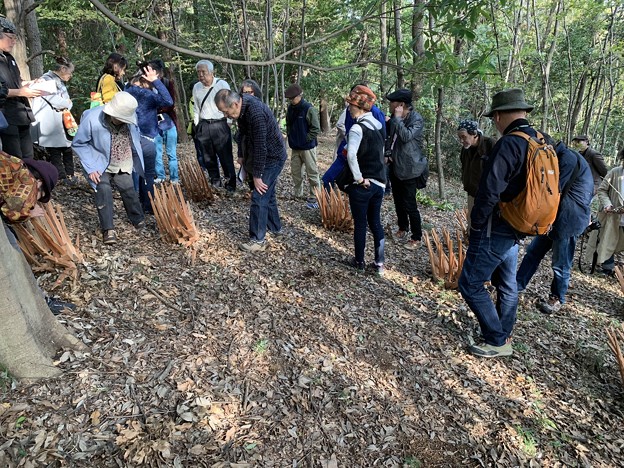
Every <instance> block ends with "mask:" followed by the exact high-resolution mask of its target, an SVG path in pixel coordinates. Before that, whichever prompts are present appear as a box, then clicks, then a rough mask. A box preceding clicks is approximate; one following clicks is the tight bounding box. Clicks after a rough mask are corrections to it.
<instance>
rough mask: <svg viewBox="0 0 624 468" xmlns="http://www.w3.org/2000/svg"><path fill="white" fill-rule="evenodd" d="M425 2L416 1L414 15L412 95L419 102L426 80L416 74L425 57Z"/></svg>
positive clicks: (423, 0)
mask: <svg viewBox="0 0 624 468" xmlns="http://www.w3.org/2000/svg"><path fill="white" fill-rule="evenodd" d="M424 8H425V0H414V11H413V13H412V50H413V52H414V53H413V62H412V67H413V73H412V93H413V94H414V99H416V100H418V99H420V97H421V96H422V85H423V82H424V79H423V77H422V76H419V75H418V74H417V73H416V69H417V66H418V63H419V62H420V60H422V58H423V57H424V55H425V36H424V30H425V24H424Z"/></svg>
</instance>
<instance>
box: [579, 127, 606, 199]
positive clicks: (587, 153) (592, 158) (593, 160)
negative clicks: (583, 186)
mask: <svg viewBox="0 0 624 468" xmlns="http://www.w3.org/2000/svg"><path fill="white" fill-rule="evenodd" d="M571 146H572V148H573V149H575V150H576V151H578V152H579V153H581V155H582V156H583V157H584V158H585V161H587V164H589V168H590V169H591V173H592V177H593V178H594V195H595V194H596V191H597V190H598V187H599V186H600V182H602V178H603V177H604V176H605V175H607V172H608V170H609V168H608V167H607V165H606V164H605V160H604V158H603V157H602V154H600V153H599V152H598V151H596V150H595V149H593V148H591V147H590V146H589V137H588V136H587V135H577V136H575V137H574V138H572V145H571Z"/></svg>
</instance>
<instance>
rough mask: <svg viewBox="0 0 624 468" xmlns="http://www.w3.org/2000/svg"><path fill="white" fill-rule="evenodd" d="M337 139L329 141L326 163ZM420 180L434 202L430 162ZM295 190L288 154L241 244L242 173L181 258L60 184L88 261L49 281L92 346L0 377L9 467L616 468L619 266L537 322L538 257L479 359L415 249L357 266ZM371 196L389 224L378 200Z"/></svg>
mask: <svg viewBox="0 0 624 468" xmlns="http://www.w3.org/2000/svg"><path fill="white" fill-rule="evenodd" d="M332 145H333V139H331V138H326V139H323V141H322V145H321V147H320V151H319V161H320V166H321V169H323V170H324V169H325V168H327V167H328V165H329V164H330V162H331V157H332ZM180 153H181V157H182V158H184V157H194V154H192V153H191V150H190V147H189V145H181V147H180ZM447 189H448V191H449V192H450V195H449V196H448V197H447V199H446V200H445V203H437V205H438V206H421V207H420V208H421V213H422V216H423V224H424V227H425V228H426V229H431V228H432V227H436V228H440V227H444V226H445V227H448V228H452V229H455V221H454V218H455V216H454V213H453V211H452V210H449V208H450V207H451V206H454V207H461V206H463V201H464V194H463V192H462V191H461V188H460V187H459V185H457V184H454V183H448V184H447ZM426 192H427V194H429V195H430V196H431V198H433V199H436V196H437V183H436V180H435V174H432V177H431V178H430V183H429V186H428V188H427V190H426ZM291 193H292V181H291V177H290V167H289V163H287V164H286V167H285V170H284V172H283V173H282V176H281V179H280V182H279V187H278V200H279V206H280V211H281V214H282V219H283V223H284V231H285V235H284V236H282V237H280V238H272V239H270V245H269V247H268V249H267V250H266V251H265V252H263V253H260V254H255V255H254V254H247V253H244V252H242V251H240V250H239V248H238V245H239V243H241V242H243V241H246V240H247V222H248V212H249V207H248V203H249V202H248V200H247V198H246V194H245V190H244V189H242V188H241V189H240V190H239V191H238V192H237V194H235V195H234V196H227V195H226V194H225V193H221V192H220V196H219V198H218V199H217V200H216V201H215V202H214V203H213V204H212V205H211V206H200V205H197V204H192V206H193V212H194V216H195V221H196V224H197V226H198V229H199V231H200V233H201V239H200V241H199V242H198V244H197V247H196V248H197V258H196V260H195V262H194V264H191V262H190V261H189V260H190V255H189V252H188V251H186V250H185V248H183V247H179V246H175V245H171V244H165V243H164V242H163V241H162V240H161V239H160V237H159V234H158V232H157V230H156V224H155V221H154V218H153V217H148V222H147V228H146V229H145V230H144V231H143V232H138V231H135V230H134V228H133V227H132V226H131V225H130V223H129V222H128V221H127V220H126V218H125V215H124V213H123V208H122V206H121V202H120V199H119V198H118V197H117V199H116V227H117V231H118V236H119V239H120V240H119V243H118V244H117V245H114V246H105V245H103V244H102V241H101V235H100V233H99V230H98V222H97V213H96V210H95V207H94V204H93V200H92V195H91V194H90V193H89V190H88V187H87V184H86V182H85V181H84V179H82V182H81V186H80V187H78V188H75V187H74V188H69V187H66V186H60V187H59V189H58V190H57V191H55V202H56V203H57V204H60V205H61V206H62V208H63V213H64V215H65V219H66V222H67V225H68V229H69V231H70V233H71V234H72V235H73V236H75V237H79V239H80V249H81V251H82V253H83V255H84V256H85V264H84V265H81V266H80V271H79V279H78V281H76V282H75V284H72V283H71V282H65V283H64V284H63V285H62V286H61V287H59V288H58V289H57V290H55V291H54V293H55V294H58V295H59V296H60V297H61V298H63V299H66V300H71V301H72V302H74V303H76V304H77V306H78V307H77V310H76V311H75V312H73V313H68V314H65V315H60V316H59V320H61V321H62V322H63V323H64V324H65V325H66V326H67V328H68V329H70V330H71V331H72V332H73V333H75V334H76V335H77V336H78V337H79V338H80V339H81V340H82V341H83V342H84V343H86V344H87V345H88V346H89V348H90V351H89V353H87V354H79V353H73V352H65V353H63V354H62V355H61V356H59V357H58V362H57V365H58V366H60V367H61V368H62V369H63V370H64V375H63V377H62V378H59V379H56V380H50V381H45V382H41V383H37V384H35V385H24V384H21V383H16V382H11V381H10V379H8V378H6V377H5V379H4V380H1V381H0V382H1V383H3V385H4V387H3V388H2V389H1V390H0V391H1V395H2V402H1V404H0V466H1V467H5V466H6V467H13V466H25V467H35V466H51V467H55V466H69V467H83V466H91V467H126V466H142V465H144V466H162V467H164V466H173V467H204V466H205V467H251V466H258V467H286V466H289V467H299V466H307V467H368V466H385V467H400V466H405V467H420V466H422V467H436V466H440V467H442V466H549V467H551V466H586V467H589V466H594V467H603V466H604V467H606V466H624V434H623V432H622V428H624V398H623V387H622V383H621V382H620V377H619V374H618V371H617V366H616V364H615V359H614V357H613V355H612V354H611V352H610V350H609V348H608V346H607V339H606V334H605V327H608V326H620V324H621V323H622V321H623V318H624V302H623V299H622V292H621V291H620V289H619V286H618V285H617V282H616V280H615V279H613V278H606V277H601V276H598V275H593V276H589V275H584V274H581V273H580V272H579V271H578V270H577V269H576V268H575V270H574V272H573V276H572V281H571V283H572V284H571V288H570V291H569V295H568V298H569V301H568V303H567V304H566V306H565V307H564V308H563V309H562V310H561V311H560V312H559V313H557V314H556V315H552V316H548V315H544V314H542V313H540V312H539V311H537V309H536V306H535V303H536V301H537V300H538V299H541V298H544V297H545V296H546V294H547V292H548V286H549V284H550V278H551V273H550V268H549V262H548V261H546V262H544V263H543V264H542V266H541V268H540V270H539V272H538V275H537V276H536V277H535V278H534V280H533V283H532V285H531V286H530V287H529V289H528V290H527V291H526V292H525V293H524V294H523V296H522V299H521V304H520V306H519V309H518V323H517V325H516V328H515V331H514V337H513V347H514V355H513V356H512V357H510V358H505V359H497V360H487V359H479V358H476V357H473V356H471V355H470V354H468V353H467V352H466V347H467V345H468V343H469V342H470V340H471V339H476V335H477V333H478V325H477V322H476V320H475V318H474V316H473V315H472V313H471V312H470V311H469V310H468V309H467V306H466V304H465V303H464V301H463V300H462V298H461V297H460V295H459V293H458V292H456V291H452V290H446V289H444V288H443V286H441V285H440V284H439V283H437V282H434V281H432V279H431V278H430V275H429V274H428V273H427V272H428V271H429V264H428V255H427V253H426V250H425V249H424V248H421V249H420V250H418V251H415V252H412V251H409V250H406V249H405V248H404V247H403V245H402V244H400V243H397V242H394V241H393V240H392V238H391V236H390V235H388V236H387V237H388V241H387V243H386V258H387V267H388V270H387V272H386V275H385V276H384V277H378V276H374V275H369V274H358V273H356V272H354V271H353V270H351V269H349V268H348V267H346V266H345V265H344V264H343V260H344V259H346V258H348V257H349V256H350V255H352V251H353V242H352V234H350V233H343V232H330V231H327V230H326V229H324V228H323V227H322V226H321V224H320V217H319V212H318V210H308V209H306V208H305V204H304V202H303V201H301V200H296V199H294V198H293V197H292V196H291ZM382 210H383V211H382V216H383V223H384V225H385V226H386V231H387V232H388V233H389V232H391V231H392V230H394V229H395V228H396V216H395V214H394V208H393V204H392V200H391V199H387V200H386V201H385V202H384V205H383V208H382ZM368 244H369V245H368V246H367V255H368V260H369V261H370V260H371V259H372V251H371V246H370V244H372V238H370V237H369V242H368ZM521 250H522V249H521ZM55 279H56V275H53V274H45V275H43V276H41V277H40V282H41V283H42V285H43V286H44V287H49V286H50V285H51V284H52V283H53V282H54V280H55Z"/></svg>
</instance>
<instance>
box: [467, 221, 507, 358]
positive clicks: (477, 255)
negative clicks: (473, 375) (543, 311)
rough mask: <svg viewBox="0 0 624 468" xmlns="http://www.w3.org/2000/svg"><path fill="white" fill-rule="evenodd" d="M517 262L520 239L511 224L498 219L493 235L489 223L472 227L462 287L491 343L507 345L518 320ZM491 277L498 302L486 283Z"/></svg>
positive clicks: (482, 331) (487, 339) (484, 334)
mask: <svg viewBox="0 0 624 468" xmlns="http://www.w3.org/2000/svg"><path fill="white" fill-rule="evenodd" d="M517 264H518V239H517V237H516V234H515V232H514V231H513V229H512V228H511V227H510V226H509V225H508V224H506V223H505V222H503V221H498V223H496V221H495V222H494V225H493V226H492V229H491V233H490V235H489V236H488V229H487V228H486V227H484V228H483V229H481V230H480V231H475V230H474V229H473V230H471V231H470V243H469V245H468V251H467V252H466V258H465V260H464V267H463V269H462V272H461V275H460V277H459V291H460V292H461V295H462V296H463V298H464V300H465V301H466V303H467V304H468V307H470V309H471V310H472V311H473V312H474V314H475V316H476V317H477V320H478V321H479V325H480V326H481V334H482V335H483V339H484V341H485V342H486V343H487V344H490V345H493V346H502V345H504V344H505V342H506V340H507V338H509V337H510V336H511V333H512V330H513V327H514V324H515V323H516V309H517V308H518V291H517V289H516V266H517ZM490 279H491V281H492V284H493V285H494V286H495V287H496V290H497V294H496V296H497V301H496V305H495V304H494V303H493V302H492V299H491V298H490V294H489V293H488V291H487V290H486V289H485V287H484V286H483V283H485V282H486V281H490Z"/></svg>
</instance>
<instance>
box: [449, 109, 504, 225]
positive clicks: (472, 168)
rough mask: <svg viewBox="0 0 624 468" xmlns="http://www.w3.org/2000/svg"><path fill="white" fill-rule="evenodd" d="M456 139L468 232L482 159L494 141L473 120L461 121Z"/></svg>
mask: <svg viewBox="0 0 624 468" xmlns="http://www.w3.org/2000/svg"><path fill="white" fill-rule="evenodd" d="M457 138H458V140H459V143H460V144H461V145H462V150H461V153H460V155H459V160H460V161H461V168H462V183H463V185H464V191H465V192H466V194H467V197H468V200H467V211H468V213H467V216H466V218H467V221H468V232H470V212H471V211H472V207H473V206H474V197H475V195H476V194H477V189H478V188H479V180H481V170H482V165H483V159H484V158H485V156H486V155H487V154H488V153H489V152H490V151H492V148H494V144H495V143H496V141H495V140H494V139H493V138H490V137H486V136H485V135H483V131H481V129H480V128H479V124H478V123H477V122H475V121H474V120H462V121H461V122H459V126H458V127H457Z"/></svg>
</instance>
